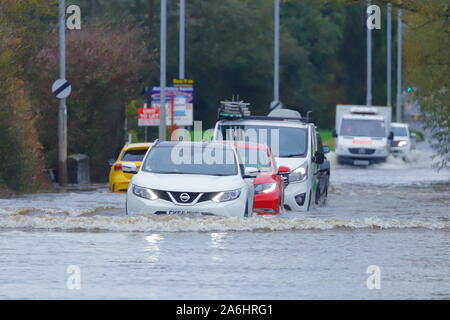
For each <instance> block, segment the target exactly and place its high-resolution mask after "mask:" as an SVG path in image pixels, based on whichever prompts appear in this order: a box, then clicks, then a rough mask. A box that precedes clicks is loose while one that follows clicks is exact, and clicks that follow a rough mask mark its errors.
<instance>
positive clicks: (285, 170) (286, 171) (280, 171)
mask: <svg viewBox="0 0 450 320" xmlns="http://www.w3.org/2000/svg"><path fill="white" fill-rule="evenodd" d="M290 172H291V169H289V168H288V167H286V166H280V167H279V168H278V175H282V174H289V173H290Z"/></svg>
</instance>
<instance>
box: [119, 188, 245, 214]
mask: <svg viewBox="0 0 450 320" xmlns="http://www.w3.org/2000/svg"><path fill="white" fill-rule="evenodd" d="M246 199H247V195H246V194H245V193H243V194H241V195H240V197H239V198H238V199H236V200H232V201H226V202H220V203H216V202H214V201H204V202H200V203H196V204H195V205H186V206H183V205H177V204H174V203H172V202H171V201H166V200H161V199H157V200H148V199H144V198H140V197H137V196H135V195H134V194H133V193H132V192H131V188H129V190H128V193H127V214H128V215H135V214H157V215H165V214H175V215H176V214H178V215H193V216H194V215H219V216H227V217H244V214H245V209H246V204H247V200H246Z"/></svg>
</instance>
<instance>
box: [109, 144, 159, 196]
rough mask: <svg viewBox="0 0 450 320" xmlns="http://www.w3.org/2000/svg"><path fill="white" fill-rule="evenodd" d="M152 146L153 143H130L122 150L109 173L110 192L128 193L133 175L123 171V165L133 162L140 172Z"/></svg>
mask: <svg viewBox="0 0 450 320" xmlns="http://www.w3.org/2000/svg"><path fill="white" fill-rule="evenodd" d="M152 145H153V143H129V144H126V145H125V146H124V147H123V148H122V150H121V151H120V154H119V157H118V158H117V160H116V162H114V164H113V165H112V166H111V170H110V171H109V190H110V191H112V192H121V193H124V192H127V189H128V184H129V183H130V180H131V177H132V176H133V175H132V174H131V173H125V172H123V171H122V163H124V162H133V163H135V164H136V167H137V168H138V170H139V168H140V167H141V164H142V160H143V159H144V156H145V154H146V153H147V150H148V149H149V148H151V146H152Z"/></svg>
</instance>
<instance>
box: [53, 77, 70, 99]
mask: <svg viewBox="0 0 450 320" xmlns="http://www.w3.org/2000/svg"><path fill="white" fill-rule="evenodd" d="M52 92H53V95H54V96H55V97H56V98H58V99H66V98H67V97H68V96H69V95H70V93H71V92H72V86H71V85H70V83H69V81H67V80H66V79H58V80H56V81H55V82H54V83H53V85H52Z"/></svg>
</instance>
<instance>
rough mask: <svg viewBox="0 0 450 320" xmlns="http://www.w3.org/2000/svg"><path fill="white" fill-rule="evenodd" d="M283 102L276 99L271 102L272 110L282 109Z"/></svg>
mask: <svg viewBox="0 0 450 320" xmlns="http://www.w3.org/2000/svg"><path fill="white" fill-rule="evenodd" d="M282 107H283V104H282V103H281V102H280V101H277V100H274V101H272V102H271V103H270V110H275V109H280V108H282Z"/></svg>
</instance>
